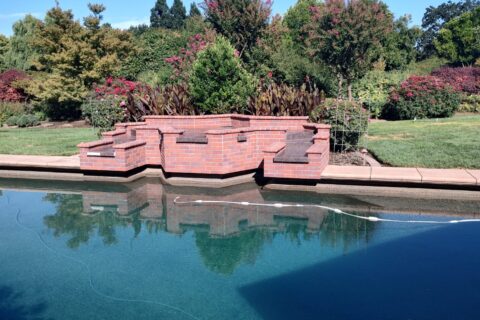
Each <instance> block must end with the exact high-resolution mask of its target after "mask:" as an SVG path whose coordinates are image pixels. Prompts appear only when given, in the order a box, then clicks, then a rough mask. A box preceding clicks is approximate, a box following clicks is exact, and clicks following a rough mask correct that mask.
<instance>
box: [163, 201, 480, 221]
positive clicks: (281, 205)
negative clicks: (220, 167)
mask: <svg viewBox="0 0 480 320" xmlns="http://www.w3.org/2000/svg"><path fill="white" fill-rule="evenodd" d="M180 198H181V197H176V198H175V200H173V202H174V204H176V205H177V204H199V205H202V204H226V205H239V206H254V207H271V208H278V209H281V208H318V209H324V210H328V211H332V212H334V213H336V214H340V215H344V216H348V217H352V218H356V219H361V220H367V221H371V222H394V223H415V224H457V223H473V222H480V219H461V220H448V221H433V220H396V219H383V218H378V217H373V216H360V215H356V214H353V213H348V212H345V211H342V210H340V209H337V208H332V207H327V206H321V205H316V204H299V203H298V204H287V203H255V202H235V201H219V200H193V201H179V199H180Z"/></svg>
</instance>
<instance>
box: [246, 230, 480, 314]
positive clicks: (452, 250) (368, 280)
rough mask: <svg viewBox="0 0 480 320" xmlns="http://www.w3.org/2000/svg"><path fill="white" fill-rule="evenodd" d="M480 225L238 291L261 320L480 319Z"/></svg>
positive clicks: (426, 235)
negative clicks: (479, 304)
mask: <svg viewBox="0 0 480 320" xmlns="http://www.w3.org/2000/svg"><path fill="white" fill-rule="evenodd" d="M479 247H480V225H478V224H470V225H452V226H448V227H444V228H441V229H435V230H433V231H429V232H426V233H422V234H418V235H414V236H411V237H408V238H403V239H401V240H395V241H392V242H388V243H385V244H382V245H378V246H375V247H372V248H370V249H368V250H365V251H360V252H356V253H354V254H351V255H346V256H344V257H341V258H337V259H334V260H331V261H328V262H325V263H319V264H317V265H314V266H311V267H308V268H305V269H302V270H298V271H295V272H292V273H289V274H285V275H281V276H278V277H275V278H271V279H266V280H263V281H260V282H257V283H253V284H250V285H248V286H245V287H242V288H240V289H239V291H240V293H241V295H242V296H243V297H244V298H245V299H246V300H247V301H248V302H249V303H250V304H251V305H252V306H253V307H254V308H255V309H256V310H257V311H258V313H259V314H260V315H261V316H262V318H263V319H436V320H438V319H480V308H478V301H479V299H480V273H479V272H478V270H480V253H479V251H478V248H479Z"/></svg>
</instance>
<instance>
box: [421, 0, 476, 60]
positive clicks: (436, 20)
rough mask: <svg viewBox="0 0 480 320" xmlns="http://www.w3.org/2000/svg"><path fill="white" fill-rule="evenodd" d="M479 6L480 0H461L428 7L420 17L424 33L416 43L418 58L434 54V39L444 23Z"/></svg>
mask: <svg viewBox="0 0 480 320" xmlns="http://www.w3.org/2000/svg"><path fill="white" fill-rule="evenodd" d="M479 6H480V0H463V1H459V2H453V1H448V2H446V3H442V4H441V5H439V6H438V7H434V6H430V7H428V8H427V10H426V12H425V14H424V16H423V19H422V28H423V29H424V33H423V35H422V37H421V39H420V41H419V43H418V50H419V52H420V58H423V59H424V58H428V57H430V56H432V55H434V54H435V52H436V51H435V45H434V43H433V42H434V39H435V38H436V37H437V35H438V32H439V31H440V29H442V28H443V26H444V25H445V24H446V23H448V22H449V21H450V20H452V19H453V18H455V17H458V16H460V15H462V14H464V13H466V12H468V11H472V10H473V9H475V8H477V7H479Z"/></svg>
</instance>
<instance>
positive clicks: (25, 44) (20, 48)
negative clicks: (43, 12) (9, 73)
mask: <svg viewBox="0 0 480 320" xmlns="http://www.w3.org/2000/svg"><path fill="white" fill-rule="evenodd" d="M41 24H42V22H41V21H40V20H38V19H37V18H35V17H33V16H31V15H27V16H25V18H23V19H22V20H19V21H17V22H15V24H14V25H13V35H12V36H11V37H10V41H9V42H10V45H9V47H8V50H7V51H6V52H5V55H4V63H5V68H9V69H19V70H24V71H27V70H33V69H35V60H36V59H37V58H38V55H39V49H38V48H35V46H34V43H33V42H34V40H35V38H36V37H37V33H38V30H39V29H40V26H41Z"/></svg>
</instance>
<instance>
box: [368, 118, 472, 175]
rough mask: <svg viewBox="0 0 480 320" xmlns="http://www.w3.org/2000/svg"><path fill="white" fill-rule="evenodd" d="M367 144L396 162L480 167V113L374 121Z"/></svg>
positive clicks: (383, 158) (378, 154)
mask: <svg viewBox="0 0 480 320" xmlns="http://www.w3.org/2000/svg"><path fill="white" fill-rule="evenodd" d="M363 144H364V145H365V146H366V147H367V148H368V150H369V151H370V152H371V153H373V154H374V155H375V156H376V157H377V158H378V159H379V160H380V161H382V162H383V163H385V164H388V165H392V166H399V167H415V166H417V167H425V168H471V169H474V168H475V169H480V115H472V116H456V117H453V118H449V119H439V120H421V121H395V122H377V123H371V124H370V126H369V136H368V139H366V138H364V139H363Z"/></svg>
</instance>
